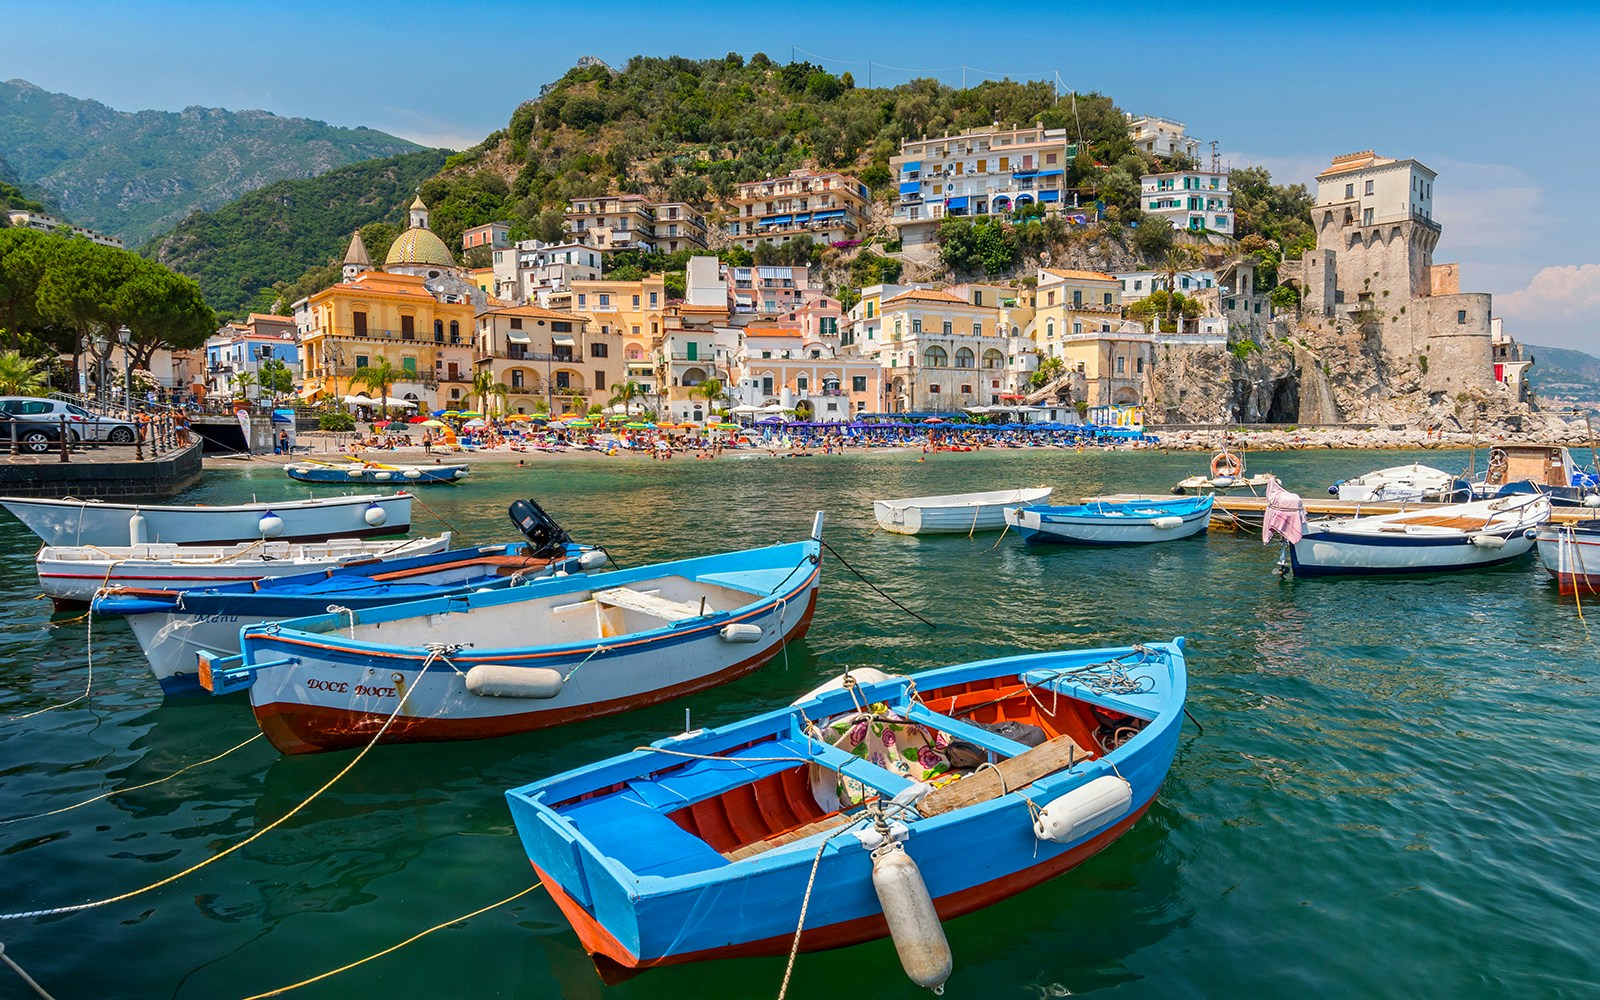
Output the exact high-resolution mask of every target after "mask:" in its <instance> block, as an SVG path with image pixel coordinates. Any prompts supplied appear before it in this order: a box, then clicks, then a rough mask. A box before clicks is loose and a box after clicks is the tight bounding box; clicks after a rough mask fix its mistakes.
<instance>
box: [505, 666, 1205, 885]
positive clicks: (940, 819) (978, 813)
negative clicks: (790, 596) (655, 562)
mask: <svg viewBox="0 0 1600 1000" xmlns="http://www.w3.org/2000/svg"><path fill="white" fill-rule="evenodd" d="M1144 645H1145V647H1146V648H1148V649H1149V650H1151V651H1152V652H1154V653H1157V654H1158V656H1157V657H1156V658H1155V659H1149V660H1145V661H1143V662H1141V663H1138V664H1132V665H1130V666H1131V667H1133V668H1135V669H1136V670H1137V669H1147V670H1149V671H1150V672H1151V673H1152V674H1154V673H1155V672H1156V671H1160V670H1163V669H1164V679H1165V681H1166V684H1165V685H1162V684H1161V683H1160V682H1159V681H1158V682H1157V684H1156V685H1155V687H1154V688H1152V689H1151V690H1150V691H1147V692H1143V693H1142V694H1141V695H1135V696H1133V697H1135V698H1139V697H1143V698H1144V699H1145V701H1146V702H1147V703H1145V704H1140V703H1137V702H1133V701H1130V700H1129V699H1127V698H1119V699H1114V698H1111V697H1110V696H1107V695H1104V694H1101V693H1099V692H1096V691H1093V690H1091V689H1088V688H1084V687H1082V686H1081V685H1077V684H1075V683H1069V684H1065V685H1061V684H1060V681H1061V680H1064V679H1065V678H1061V677H1059V675H1060V674H1061V673H1062V672H1063V671H1066V670H1070V669H1073V668H1074V667H1079V666H1087V665H1089V664H1092V663H1099V662H1104V661H1105V660H1106V659H1109V658H1110V657H1112V656H1118V655H1120V656H1127V655H1131V654H1133V653H1134V652H1136V650H1135V648H1134V647H1133V646H1128V647H1104V648H1100V649H1092V650H1079V651H1054V652H1048V653H1029V654H1023V655H1016V656H1007V657H996V658H991V659H988V660H981V661H975V662H973V663H967V664H960V665H957V666H951V667H941V668H936V669H934V670H930V671H925V672H923V673H920V674H910V675H903V676H897V677H891V678H889V679H888V680H885V681H880V682H878V683H875V684H864V685H862V686H861V688H860V690H859V692H858V696H859V697H861V698H863V699H865V700H866V701H868V702H879V701H886V700H887V699H886V697H885V695H886V694H890V693H896V692H898V693H899V694H900V696H901V698H900V699H899V700H900V702H901V704H899V705H897V704H896V702H893V701H891V702H889V704H890V706H891V708H897V707H903V706H904V705H906V704H910V703H911V702H910V695H911V693H912V692H913V691H914V690H915V689H916V688H917V686H918V685H919V682H926V683H928V684H929V687H930V688H934V687H947V686H956V685H961V684H965V683H971V682H973V681H981V680H988V679H991V678H994V677H1004V676H1007V675H1015V676H1016V677H1017V678H1019V679H1022V678H1023V677H1024V676H1025V675H1027V674H1029V673H1035V672H1039V673H1042V672H1046V671H1048V672H1050V673H1054V674H1057V675H1058V678H1057V682H1056V685H1059V688H1058V690H1059V693H1060V694H1062V695H1066V696H1068V697H1071V698H1074V699H1077V700H1079V701H1082V702H1086V703H1088V704H1090V705H1101V706H1104V707H1109V708H1114V709H1116V710H1118V711H1124V712H1129V714H1134V715H1137V716H1138V717H1140V718H1143V719H1145V720H1146V721H1147V723H1148V724H1147V725H1146V726H1145V727H1143V728H1142V729H1141V730H1140V731H1139V732H1138V733H1137V734H1135V735H1134V736H1133V737H1132V738H1131V739H1129V740H1128V741H1127V742H1126V743H1123V744H1122V745H1121V746H1119V747H1117V748H1116V749H1114V750H1112V751H1110V752H1106V753H1102V754H1101V755H1100V756H1098V757H1095V758H1092V759H1090V760H1088V761H1085V762H1083V763H1084V765H1085V766H1079V765H1073V766H1072V767H1071V768H1067V769H1063V770H1060V771H1056V772H1054V773H1052V774H1048V775H1045V776H1043V777H1041V778H1039V779H1037V780H1035V781H1033V782H1031V783H1029V784H1027V785H1023V786H1020V787H1018V788H1015V789H1010V790H1008V791H1007V792H1005V793H1004V794H1002V795H999V796H996V797H995V798H993V799H989V800H986V801H983V802H978V803H974V804H972V805H969V806H965V807H963V808H961V809H956V810H952V811H950V812H946V813H941V814H938V815H935V816H930V817H925V818H917V819H915V820H912V821H910V822H909V823H908V825H909V826H910V827H911V831H912V832H911V836H912V840H913V841H915V839H916V838H917V837H918V836H927V835H931V834H935V833H937V832H939V831H940V830H942V829H945V828H947V827H951V826H955V825H957V824H968V823H974V822H985V821H987V820H988V819H989V817H991V816H992V815H993V814H994V813H996V812H998V811H1000V810H1003V809H1010V808H1015V807H1016V806H1017V805H1018V804H1023V803H1025V801H1026V800H1028V799H1033V798H1035V797H1037V798H1040V799H1043V798H1053V797H1055V796H1058V795H1060V794H1062V793H1064V792H1066V791H1068V790H1070V789H1071V788H1075V787H1079V786H1081V785H1083V784H1087V783H1088V782H1089V781H1091V780H1093V779H1094V778H1097V777H1100V776H1102V775H1106V774H1113V773H1118V771H1117V768H1118V766H1119V765H1122V766H1128V765H1129V764H1130V763H1131V762H1132V761H1134V760H1136V759H1137V758H1139V757H1140V756H1142V755H1143V754H1144V752H1145V751H1147V750H1148V748H1150V747H1151V746H1152V745H1154V744H1156V743H1158V742H1160V741H1163V740H1165V739H1167V738H1168V737H1169V736H1170V735H1171V734H1172V732H1173V730H1175V729H1176V727H1178V726H1180V725H1181V724H1182V719H1183V711H1182V710H1183V706H1184V704H1185V702H1186V700H1187V690H1188V677H1187V667H1186V661H1185V656H1184V648H1183V647H1184V640H1183V638H1182V637H1178V638H1176V639H1174V640H1172V641H1171V642H1153V643H1146V644H1144ZM1063 661H1066V662H1063ZM1044 662H1050V663H1052V664H1053V665H1052V666H1050V667H1045V666H1042V663H1044ZM1013 668H1017V669H1013ZM1056 685H1050V686H1051V687H1055V686H1056ZM1069 692H1070V693H1069ZM858 708H859V705H858V704H857V703H856V702H855V701H854V700H853V699H852V697H851V695H850V692H848V691H845V690H842V689H841V690H837V691H832V692H828V693H826V694H823V695H821V696H818V697H816V698H811V699H807V700H806V701H803V702H800V703H799V704H796V705H789V706H785V707H782V708H777V709H773V710H771V711H768V712H765V713H762V714H760V715H757V716H753V717H751V718H748V719H743V720H740V721H737V722H733V723H729V724H728V725H726V726H721V727H716V728H713V729H708V730H701V731H697V732H694V733H687V734H681V735H679V736H674V737H667V738H664V739H660V740H656V741H655V742H653V743H652V744H651V745H650V747H649V748H639V749H635V750H632V751H630V752H628V753H626V754H620V755H618V756H615V757H612V758H609V759H607V760H603V761H598V762H596V763H593V764H588V765H584V766H581V767H578V768H575V769H573V770H570V771H567V772H564V773H562V774H558V775H553V776H551V777H548V778H542V779H540V780H538V781H534V782H531V783H529V784H527V785H522V786H519V787H516V788H512V789H510V790H508V791H507V792H506V798H507V799H508V801H509V802H510V803H511V804H512V806H513V809H514V810H515V807H516V805H517V804H519V803H520V804H521V805H522V806H523V807H525V808H527V809H528V810H530V811H531V813H532V815H533V816H534V817H535V818H537V819H538V821H539V823H540V825H541V827H543V828H545V829H547V830H549V831H550V832H551V833H552V834H554V835H555V836H556V837H557V838H558V839H560V840H561V841H563V842H565V843H566V844H568V845H569V846H571V847H573V848H577V849H580V850H582V851H583V853H584V855H585V859H584V860H585V861H587V862H588V863H590V864H596V865H598V866H599V867H600V868H602V869H603V870H605V871H606V872H607V873H609V874H610V875H611V877H612V878H613V880H614V884H613V886H612V887H611V888H612V889H613V890H620V891H621V892H623V893H625V894H626V895H627V896H628V897H629V898H632V899H634V900H642V899H644V898H645V897H647V896H648V897H661V896H668V895H672V894H674V893H683V892H692V891H697V890H700V889H705V888H708V887H711V886H714V885H716V884H718V883H722V882H726V881H728V878H729V870H730V869H732V870H733V871H736V872H743V873H748V874H749V875H755V874H760V873H765V872H772V871H778V870H781V869H785V868H791V867H794V866H796V865H801V864H805V865H809V864H811V863H812V859H813V856H814V855H815V853H816V851H817V848H818V842H819V841H820V840H822V839H824V838H828V837H831V836H832V835H833V834H835V833H837V832H838V831H837V830H832V831H828V832H825V833H817V834H813V835H812V836H810V837H806V838H804V839H801V840H797V841H794V842H792V843H789V844H786V845H783V846H782V847H779V848H775V849H773V850H770V851H765V852H763V853H760V854H757V855H754V856H753V857H749V858H744V859H742V860H739V861H728V862H727V863H726V864H723V865H717V866H714V867H710V868H706V869H703V870H700V871H694V872H687V873H680V874H673V875H653V874H638V873H636V872H634V871H633V870H632V869H630V868H628V867H627V866H626V865H625V864H623V863H622V862H621V861H619V860H617V859H616V858H614V857H612V856H611V855H610V854H608V853H607V852H606V851H605V850H603V849H602V848H601V846H600V845H598V844H596V843H595V842H594V841H593V840H591V839H590V838H589V837H588V836H586V835H585V834H584V833H583V832H582V831H581V830H580V829H578V828H577V827H576V826H575V825H573V824H572V823H571V822H570V821H569V820H568V819H567V818H566V817H565V816H564V815H563V813H562V812H561V809H562V808H563V807H564V806H568V805H571V804H574V803H576V802H579V801H583V799H584V797H585V796H587V795H589V794H591V793H593V792H596V791H599V790H603V789H607V788H614V787H615V786H617V785H626V784H627V783H628V782H629V781H633V780H652V781H653V780H655V776H656V775H660V774H668V773H671V772H673V771H676V770H681V769H683V768H685V767H689V766H692V765H693V764H694V763H697V761H687V762H686V761H685V760H684V759H683V758H680V757H676V756H674V754H673V751H674V750H677V749H678V748H680V747H683V746H685V745H688V746H692V747H693V748H694V752H695V753H696V754H697V755H707V756H716V755H719V754H721V753H726V752H729V751H733V750H737V749H742V748H747V747H760V746H763V745H766V744H769V743H779V742H782V741H784V740H785V739H794V740H796V741H797V742H803V743H805V744H809V745H811V746H819V744H818V743H817V741H815V739H814V738H812V737H808V736H806V734H805V733H804V731H803V729H802V728H801V719H802V718H819V719H820V718H828V717H832V716H834V715H838V714H841V713H847V712H851V711H855V710H857V709H858ZM1130 709H1131V710H1132V711H1130ZM934 714H937V713H934ZM952 718H953V717H952ZM956 721H959V720H956ZM830 749H832V748H830ZM834 753H835V754H837V755H840V756H849V757H850V761H851V762H853V763H854V764H855V765H860V766H858V767H857V768H856V770H857V772H858V773H856V774H852V775H851V777H853V778H856V779H857V780H860V779H861V778H863V777H865V778H868V779H876V780H866V781H864V782H863V783H864V784H866V785H868V786H869V787H872V788H874V789H875V790H876V791H879V792H880V793H882V794H884V795H886V796H892V795H894V794H895V793H897V792H898V791H900V790H902V789H903V788H905V787H908V786H909V785H910V784H911V782H910V781H909V780H908V779H906V778H904V777H903V776H900V775H897V774H895V773H894V772H892V771H889V770H887V769H885V768H882V767H879V766H878V765H874V764H872V763H871V762H870V761H867V760H864V759H862V758H857V757H854V756H851V755H847V754H845V753H844V751H839V750H834ZM725 759H727V760H729V761H730V763H733V762H737V758H725ZM656 761H659V762H661V764H662V766H661V767H656V768H641V767H640V766H639V765H641V764H644V763H646V762H656ZM809 762H810V759H808V758H802V757H800V756H798V755H796V764H797V765H798V766H804V765H805V764H807V763H809ZM752 780H753V779H752ZM733 787H737V786H736V785H730V786H727V787H725V788H722V789H721V790H719V791H717V792H716V793H715V794H717V795H721V794H724V793H726V792H727V791H729V790H731V788H733ZM706 797H707V798H709V797H713V796H706ZM525 846H526V845H525ZM851 846H855V847H856V849H857V850H859V845H856V842H855V841H854V840H846V839H845V838H839V839H834V840H830V841H829V843H828V845H827V848H826V849H825V850H827V851H830V852H832V853H833V854H838V853H839V852H840V851H843V850H848V849H849V848H850V847H851ZM573 862H574V867H573V872H574V874H575V875H576V876H577V877H579V878H583V879H584V880H585V884H584V885H583V886H582V887H581V888H580V887H576V886H567V885H563V886H562V888H563V890H564V891H566V892H568V894H569V895H571V896H573V898H574V899H576V900H577V901H578V902H579V903H580V905H583V906H584V907H585V909H587V910H589V911H590V912H591V914H593V912H594V909H595V902H594V891H593V888H592V887H590V886H589V885H588V878H587V875H586V874H585V873H586V872H587V871H588V870H589V869H588V867H587V865H586V864H584V863H582V862H579V861H578V860H577V859H573ZM575 889H576V890H577V891H574V890H575Z"/></svg>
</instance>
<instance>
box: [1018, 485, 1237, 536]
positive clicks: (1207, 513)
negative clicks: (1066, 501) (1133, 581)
mask: <svg viewBox="0 0 1600 1000" xmlns="http://www.w3.org/2000/svg"><path fill="white" fill-rule="evenodd" d="M1214 503H1216V497H1214V496H1204V497H1174V498H1172V499H1171V500H1088V501H1085V502H1083V503H1080V504H1071V505H1066V506H1059V507H1051V506H1049V505H1045V504H1034V505H1032V506H1029V507H1008V508H1007V509H1006V524H1008V525H1010V526H1011V527H1013V528H1015V529H1017V530H1018V531H1020V532H1021V533H1022V540H1023V541H1025V542H1054V543H1057V544H1061V545H1147V544H1151V543H1154V542H1170V541H1175V540H1177V539H1179V538H1193V537H1194V536H1196V535H1200V534H1203V533H1204V532H1205V530H1206V528H1207V526H1208V525H1209V524H1210V523H1211V507H1212V505H1213V504H1214Z"/></svg>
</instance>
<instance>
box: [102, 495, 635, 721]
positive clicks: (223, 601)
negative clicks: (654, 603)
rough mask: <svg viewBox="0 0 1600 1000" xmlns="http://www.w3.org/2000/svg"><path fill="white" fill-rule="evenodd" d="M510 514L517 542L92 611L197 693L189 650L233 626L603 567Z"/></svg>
mask: <svg viewBox="0 0 1600 1000" xmlns="http://www.w3.org/2000/svg"><path fill="white" fill-rule="evenodd" d="M510 514H511V521H512V523H513V524H515V525H516V526H517V530H518V531H520V532H521V533H522V535H523V537H524V539H525V541H522V542H510V543H506V544H501V545H478V546H473V547H471V548H465V549H456V550H453V551H448V552H439V553H434V554H429V555H409V556H404V557H391V558H385V559H382V560H379V561H376V562H368V563H364V564H362V565H359V566H357V565H344V566H338V567H330V568H328V569H324V570H319V571H316V572H309V573H298V574H295V575H293V576H279V577H272V578H268V579H263V580H259V581H256V582H251V583H233V584H220V585H219V584H213V585H210V586H205V587H201V588H198V589H190V590H176V589H172V588H161V589H156V588H151V587H138V586H114V587H108V588H105V589H103V590H101V591H100V593H99V594H98V595H97V596H96V597H95V599H94V603H93V605H92V610H93V611H94V612H95V613H96V614H100V615H121V616H122V617H124V618H126V619H127V622H128V625H129V627H130V628H131V629H132V630H133V634H134V636H135V638H137V639H138V640H139V646H140V648H141V649H143V650H144V655H145V659H146V660H148V661H149V662H150V670H151V672H152V673H154V674H155V677H156V680H157V681H158V682H159V683H160V684H161V689H162V690H163V691H165V692H166V693H167V694H183V693H198V692H200V691H201V690H202V689H201V687H200V680H199V676H198V675H197V673H196V670H195V663H196V660H195V657H196V655H197V654H199V653H200V652H202V651H209V652H210V653H211V654H213V655H224V656H227V655H232V654H236V653H238V652H239V627H240V626H241V625H248V624H252V623H255V622H276V621H284V620H286V619H290V618H303V617H305V616H307V615H314V614H321V613H324V612H326V611H327V610H328V608H329V607H330V606H335V607H341V608H351V609H356V610H360V609H363V608H372V607H378V606H380V605H384V604H398V603H401V602H405V601H416V600H421V599H423V598H427V597H446V596H450V595H455V594H467V593H473V592H476V591H480V590H500V589H505V588H510V587H517V586H524V585H532V584H534V583H536V582H537V581H540V580H543V579H546V578H549V577H554V576H558V575H561V574H566V573H579V572H586V571H590V570H596V569H600V568H601V567H603V566H604V565H605V564H606V562H607V559H608V557H607V555H606V553H605V551H604V550H602V549H597V548H595V547H593V546H589V545H580V544H578V543H576V542H574V541H573V540H572V539H571V537H570V536H568V534H567V532H566V530H565V529H564V528H562V527H561V526H560V525H559V524H557V523H556V522H555V520H554V519H553V518H551V517H550V515H549V514H547V513H546V512H545V511H544V508H542V507H540V506H539V504H537V503H536V502H534V501H532V500H518V501H516V502H514V503H513V504H511V508H510Z"/></svg>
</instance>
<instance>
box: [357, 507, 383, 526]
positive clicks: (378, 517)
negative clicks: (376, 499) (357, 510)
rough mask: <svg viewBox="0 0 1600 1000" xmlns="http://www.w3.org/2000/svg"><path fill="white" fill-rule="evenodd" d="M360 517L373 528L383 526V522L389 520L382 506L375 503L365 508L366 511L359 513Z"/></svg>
mask: <svg viewBox="0 0 1600 1000" xmlns="http://www.w3.org/2000/svg"><path fill="white" fill-rule="evenodd" d="M361 519H362V520H363V521H365V522H367V523H368V524H370V525H372V526H373V527H374V528H381V527H383V523H384V522H385V521H387V520H389V515H388V514H385V513H384V512H383V508H382V507H379V506H378V505H377V504H373V505H372V506H370V507H368V508H367V512H366V513H365V514H362V515H361Z"/></svg>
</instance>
